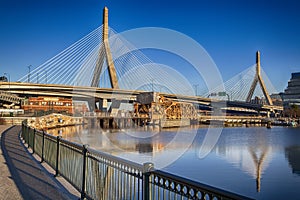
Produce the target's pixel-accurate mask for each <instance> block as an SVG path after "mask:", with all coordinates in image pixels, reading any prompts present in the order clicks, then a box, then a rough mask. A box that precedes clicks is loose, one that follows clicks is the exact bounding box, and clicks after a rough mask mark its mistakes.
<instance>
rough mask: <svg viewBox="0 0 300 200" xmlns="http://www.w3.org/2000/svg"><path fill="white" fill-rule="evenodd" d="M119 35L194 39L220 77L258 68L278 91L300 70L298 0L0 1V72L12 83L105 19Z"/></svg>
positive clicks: (299, 8) (226, 77) (299, 16)
mask: <svg viewBox="0 0 300 200" xmlns="http://www.w3.org/2000/svg"><path fill="white" fill-rule="evenodd" d="M104 6H107V7H108V8H109V14H110V18H109V25H110V27H112V28H113V29H114V30H116V31H117V32H122V31H125V30H129V29H133V28H139V27H163V28H169V29H173V30H176V31H179V32H181V33H183V34H186V35H188V36H189V37H191V38H193V39H194V40H196V41H197V42H198V43H199V44H201V45H202V46H203V47H204V48H205V49H206V51H207V52H208V53H209V54H210V56H211V57H212V59H213V60H214V61H215V63H216V65H217V67H218V68H219V70H220V72H221V75H222V76H223V79H224V81H226V80H228V79H230V78H231V77H233V76H235V75H236V74H238V73H240V72H242V71H243V70H245V69H247V68H248V67H250V66H252V65H253V64H255V52H256V51H257V50H259V51H260V52H261V65H262V68H263V69H264V71H265V72H266V74H267V75H268V77H269V79H270V80H271V82H272V83H273V85H274V86H275V88H276V89H277V90H278V92H281V91H283V90H284V89H285V88H286V86H287V82H288V80H289V79H290V76H291V73H293V72H300V37H299V35H300V12H299V10H300V2H298V1H289V0H288V1H276V0H275V1H258V0H252V1H250V0H249V1H248V0H247V1H238V0H235V1H234V0H230V1H222V0H218V1H217V0H213V1H201V0H200V1H196V0H194V1H189V0H187V1H158V0H152V1H137V0H130V1H129V0H125V1H100V0H85V1H82V0H63V1H58V0H57V1H56V0H43V1H39V0H27V1H23V0H9V1H8V0H6V1H0V24H1V31H0V76H3V75H4V73H8V74H9V75H10V78H11V80H12V81H16V80H17V79H19V78H21V77H22V76H24V75H25V74H26V73H27V72H28V67H27V66H29V65H32V69H33V68H35V67H37V66H39V65H40V64H42V63H44V62H46V61H47V60H48V59H50V58H51V57H53V56H55V55H56V54H57V53H59V52H61V51H62V50H64V49H65V48H66V47H68V46H69V45H71V44H72V43H74V42H76V41H77V40H79V39H80V38H82V37H83V36H85V35H86V34H88V33H89V32H91V31H92V30H94V29H96V28H97V27H98V26H100V25H101V23H102V9H103V7H104Z"/></svg>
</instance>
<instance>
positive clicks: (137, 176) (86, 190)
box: [21, 121, 249, 200]
mask: <svg viewBox="0 0 300 200" xmlns="http://www.w3.org/2000/svg"><path fill="white" fill-rule="evenodd" d="M21 137H22V138H23V140H24V142H25V143H27V145H28V147H30V148H31V149H32V151H33V152H34V153H36V154H37V155H39V156H40V157H41V162H44V161H45V162H47V163H48V164H49V165H50V166H51V167H52V168H53V169H55V175H56V176H57V175H60V176H62V177H64V178H65V179H66V180H68V181H69V182H70V183H71V184H72V185H73V186H74V187H75V188H76V189H77V190H78V191H79V192H80V193H81V199H144V200H150V199H199V200H200V199H201V200H203V199H206V200H207V199H249V198H247V197H244V196H240V195H237V194H234V193H231V192H227V191H224V190H220V189H217V188H214V187H211V186H208V185H204V184H200V183H197V182H194V181H192V180H189V179H185V178H183V177H179V176H175V175H173V174H169V173H167V172H164V171H160V170H155V168H154V166H153V164H152V163H144V164H143V165H141V164H137V163H134V162H131V161H129V160H125V159H122V158H119V157H116V156H112V155H110V154H107V153H104V152H100V151H97V150H94V149H92V148H90V147H88V146H87V145H80V144H76V143H73V142H70V141H67V140H64V139H62V138H61V137H60V136H57V137H55V136H53V135H49V134H47V133H45V132H44V131H37V130H35V129H33V128H31V127H29V126H27V123H26V121H24V122H23V124H22V133H21Z"/></svg>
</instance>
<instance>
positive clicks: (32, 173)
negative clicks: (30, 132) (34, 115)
mask: <svg viewBox="0 0 300 200" xmlns="http://www.w3.org/2000/svg"><path fill="white" fill-rule="evenodd" d="M0 128H1V127H0ZM20 130H21V126H15V127H12V128H11V129H9V130H7V131H5V132H3V133H2V136H1V150H2V154H3V155H2V154H1V155H0V199H78V197H76V196H74V195H72V194H70V193H69V192H68V191H67V190H66V189H65V187H64V186H63V185H62V184H61V183H60V182H59V181H58V180H57V179H55V178H54V177H53V175H52V174H51V173H49V172H48V171H47V170H46V169H45V168H44V167H43V166H42V165H41V164H40V163H39V162H38V161H37V160H36V159H34V157H33V156H32V155H31V154H30V153H29V152H28V151H27V149H26V148H25V147H24V145H23V144H22V142H21V141H20V139H19V132H20ZM0 131H1V130H0ZM1 132H2V131H1ZM1 150H0V153H1ZM4 159H5V160H4Z"/></svg>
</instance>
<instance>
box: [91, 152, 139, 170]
mask: <svg viewBox="0 0 300 200" xmlns="http://www.w3.org/2000/svg"><path fill="white" fill-rule="evenodd" d="M87 150H88V154H89V156H90V157H93V158H95V159H97V158H96V157H95V156H99V157H104V158H106V159H109V160H110V161H113V162H117V163H119V164H123V165H126V166H130V167H133V168H135V169H137V170H139V171H143V165H141V164H138V163H135V162H132V161H130V160H126V159H123V158H120V157H117V156H113V155H110V154H108V153H105V152H101V151H99V150H95V149H92V148H89V147H87Z"/></svg>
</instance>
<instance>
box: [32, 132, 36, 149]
mask: <svg viewBox="0 0 300 200" xmlns="http://www.w3.org/2000/svg"><path fill="white" fill-rule="evenodd" d="M35 134H36V130H35V129H33V138H32V153H34V144H35Z"/></svg>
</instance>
